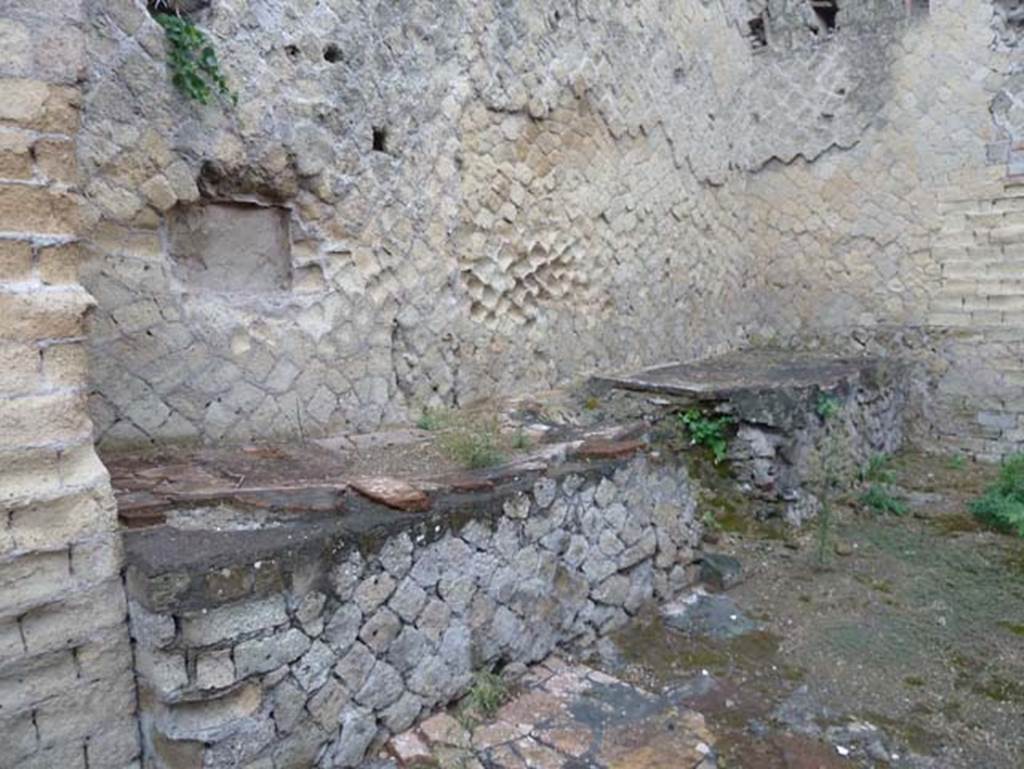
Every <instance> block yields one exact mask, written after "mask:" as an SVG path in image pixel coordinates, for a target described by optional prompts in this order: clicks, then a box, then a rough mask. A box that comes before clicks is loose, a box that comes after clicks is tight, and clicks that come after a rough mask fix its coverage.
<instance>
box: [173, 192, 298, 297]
mask: <svg viewBox="0 0 1024 769" xmlns="http://www.w3.org/2000/svg"><path fill="white" fill-rule="evenodd" d="M167 231H168V244H169V250H170V255H171V259H172V260H173V261H174V263H175V265H176V267H177V269H178V270H179V274H180V276H181V278H182V279H183V280H184V282H185V283H186V284H187V285H188V286H190V287H192V288H197V289H202V290H207V291H221V292H240V293H252V292H270V291H286V290H288V289H289V288H290V287H291V238H290V235H289V232H288V211H287V209H284V208H280V207H277V206H260V205H253V204H248V203H200V204H197V205H192V206H183V207H179V208H176V209H174V210H173V211H172V212H171V214H170V216H169V217H168V219H167Z"/></svg>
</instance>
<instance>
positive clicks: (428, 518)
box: [111, 409, 701, 769]
mask: <svg viewBox="0 0 1024 769" xmlns="http://www.w3.org/2000/svg"><path fill="white" fill-rule="evenodd" d="M552 421H553V422H554V421H558V422H559V425H558V426H555V425H550V426H549V429H548V430H546V431H538V432H541V433H543V434H544V437H543V438H542V439H541V440H539V441H538V442H537V443H536V444H534V445H533V446H532V447H530V448H528V449H526V450H522V451H520V452H518V453H517V454H516V455H515V456H513V457H510V458H509V459H508V461H505V462H503V463H502V464H499V465H496V466H494V467H489V468H486V469H479V470H473V471H468V470H455V469H452V468H450V467H447V466H442V467H441V468H439V469H438V470H437V471H435V472H433V473H431V472H424V471H423V469H422V467H421V466H419V465H412V464H411V465H410V466H409V467H408V468H406V471H405V472H399V471H400V470H401V469H402V468H401V466H400V463H399V462H398V461H397V460H395V457H394V455H393V454H392V452H397V453H398V454H399V455H400V456H405V455H406V454H405V452H407V451H408V450H409V447H410V446H413V447H416V448H415V450H414V451H413V453H414V454H415V451H418V450H422V451H425V452H429V451H430V450H431V449H430V446H429V440H427V439H424V436H422V435H420V434H418V433H415V432H412V431H405V435H404V437H402V438H398V437H395V436H390V437H389V436H387V435H384V434H375V435H374V436H347V437H345V438H344V439H341V438H333V439H327V440H324V441H320V442H318V443H315V444H306V445H301V446H283V445H279V446H260V447H238V448H233V449H228V448H216V449H194V450H188V451H186V450H177V451H174V452H170V451H164V452H160V453H157V454H154V455H151V456H149V457H124V458H122V459H121V460H116V459H115V460H114V461H112V462H111V466H112V474H113V477H114V478H115V486H116V488H117V489H118V495H119V500H120V502H121V504H122V505H125V504H126V503H127V504H128V505H129V506H134V507H129V509H128V510H126V509H122V511H121V512H122V518H123V519H124V520H125V522H126V523H131V524H133V525H134V526H135V527H133V528H128V527H126V528H125V529H124V532H123V533H124V540H125V545H126V547H125V550H126V562H127V565H128V568H127V588H128V597H129V600H128V603H129V613H130V618H131V628H132V634H133V636H132V637H133V639H134V640H135V648H136V670H137V676H138V681H139V688H140V692H141V696H140V701H141V702H142V705H141V719H140V720H141V722H142V724H143V728H142V732H143V743H144V745H145V750H146V754H147V758H149V759H151V764H152V765H153V766H156V767H161V769H170V768H173V769H178V768H179V767H186V766H187V767H193V766H207V767H214V766H259V765H260V763H259V762H260V761H264V762H266V761H271V762H272V763H271V765H274V766H281V765H286V766H296V767H298V766H302V767H318V769H319V768H320V767H323V768H324V769H328V768H330V769H336V768H338V767H355V766H362V765H363V761H364V759H365V757H366V756H367V755H369V754H372V752H373V751H374V750H375V748H376V747H379V746H380V745H382V744H383V743H384V741H385V740H387V739H388V738H389V737H390V736H392V735H394V734H398V733H401V732H403V731H405V730H407V729H409V728H410V727H411V726H412V725H413V724H414V723H416V722H417V721H418V720H419V719H420V718H421V717H423V716H426V715H429V714H430V713H432V712H434V711H435V710H436V708H438V707H440V706H443V705H445V704H447V703H449V702H451V701H452V700H454V699H457V698H458V697H459V696H461V695H462V694H464V693H465V692H466V691H467V689H468V688H469V686H470V685H471V684H472V681H473V680H474V675H475V672H476V671H480V670H491V669H495V668H502V667H504V666H506V665H513V664H514V665H526V664H530V663H532V662H535V661H538V660H541V659H544V658H545V657H547V656H548V655H549V654H551V653H552V652H553V651H555V650H556V649H563V648H564V649H583V648H589V647H590V646H591V645H592V644H593V643H594V642H596V640H597V639H598V638H600V637H602V636H605V635H607V634H608V633H610V632H612V631H614V630H616V629H618V628H621V627H623V626H624V625H625V624H626V623H627V622H628V621H629V619H630V618H631V617H633V616H635V615H636V614H637V612H639V611H640V610H641V609H642V607H643V606H645V605H647V604H649V603H651V602H654V601H658V602H663V601H668V600H671V599H672V598H673V597H674V596H676V595H677V594H678V593H679V591H681V590H682V589H684V588H685V587H686V586H687V585H689V584H690V582H691V581H692V579H693V576H694V574H695V566H694V562H695V559H696V557H697V552H698V551H697V547H698V544H699V541H700V534H701V525H700V522H699V521H698V520H697V518H696V499H697V493H696V489H695V487H694V485H693V483H692V482H691V479H690V476H689V474H688V472H687V470H686V467H685V465H683V464H682V463H681V462H680V461H679V457H677V456H676V455H671V456H660V455H659V454H658V452H657V451H656V450H653V449H651V447H650V446H649V445H648V443H647V442H646V439H645V435H646V432H647V429H648V425H646V424H644V423H641V424H621V425H620V424H614V425H608V426H597V425H594V424H590V425H586V426H584V425H581V424H578V422H580V421H581V420H580V419H579V418H578V417H577V416H574V415H573V413H572V410H571V409H570V410H568V411H566V412H565V413H564V418H559V419H558V420H552ZM595 421H597V420H595ZM531 424H532V423H531ZM421 439H422V440H421ZM359 443H361V444H362V445H363V446H365V447H367V448H366V449H365V451H362V452H360V451H357V450H354V449H353V448H351V446H353V445H356V444H359ZM367 456H376V457H378V459H379V464H378V465H377V466H378V467H381V468H388V469H391V470H392V474H390V475H382V474H379V473H378V474H377V475H373V476H370V475H366V474H364V473H365V464H363V463H364V462H365V461H366V458H367ZM139 511H142V512H139ZM133 515H138V516H142V518H141V519H139V518H136V519H134V520H133V517H132V516H133ZM142 523H145V524H148V525H144V526H141V525H139V524H142ZM183 756H184V758H182V757H183Z"/></svg>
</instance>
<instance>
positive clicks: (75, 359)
mask: <svg viewBox="0 0 1024 769" xmlns="http://www.w3.org/2000/svg"><path fill="white" fill-rule="evenodd" d="M87 355H88V351H87V350H86V347H85V345H84V344H83V343H82V342H69V343H66V344H54V345H50V346H48V347H46V348H45V349H44V350H43V377H44V378H45V380H46V384H47V385H48V386H50V387H55V388H61V387H79V386H81V385H82V384H84V383H85V382H86V381H87V377H88V359H87Z"/></svg>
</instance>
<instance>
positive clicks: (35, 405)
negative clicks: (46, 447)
mask: <svg viewBox="0 0 1024 769" xmlns="http://www.w3.org/2000/svg"><path fill="white" fill-rule="evenodd" d="M91 430H92V425H91V424H90V422H89V416H88V413H87V412H86V407H85V396H84V394H78V393H73V394H67V395H65V394H61V395H38V396H25V397H22V398H16V399H13V400H6V401H0V439H2V440H4V441H5V442H7V443H9V444H10V445H13V446H26V447H27V446H32V445H41V444H47V443H57V442H61V443H77V442H80V441H82V440H83V439H86V438H87V436H88V435H89V434H90V432H91Z"/></svg>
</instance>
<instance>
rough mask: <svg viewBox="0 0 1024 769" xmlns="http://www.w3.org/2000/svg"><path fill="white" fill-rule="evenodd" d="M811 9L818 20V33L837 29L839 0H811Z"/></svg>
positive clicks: (816, 31)
mask: <svg viewBox="0 0 1024 769" xmlns="http://www.w3.org/2000/svg"><path fill="white" fill-rule="evenodd" d="M810 2H811V10H813V11H814V16H815V18H816V20H817V22H818V28H817V29H816V30H814V31H815V33H816V34H820V33H822V32H824V33H826V34H827V33H829V32H834V31H835V30H836V17H837V16H838V15H839V2H838V0H810Z"/></svg>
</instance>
